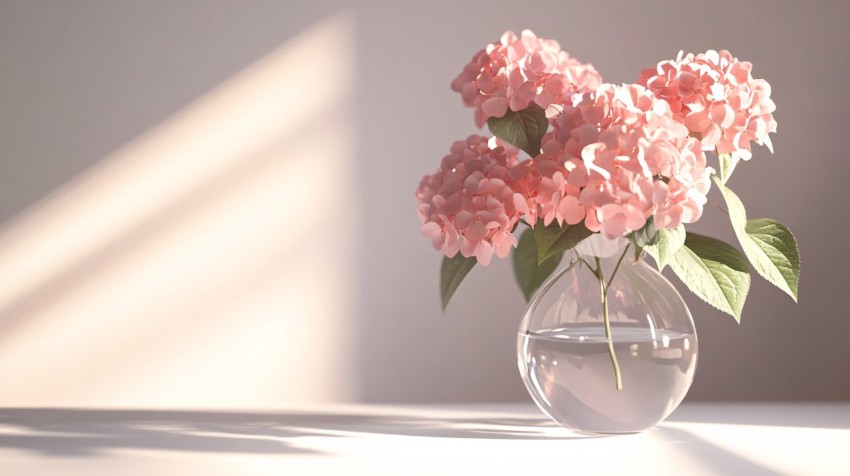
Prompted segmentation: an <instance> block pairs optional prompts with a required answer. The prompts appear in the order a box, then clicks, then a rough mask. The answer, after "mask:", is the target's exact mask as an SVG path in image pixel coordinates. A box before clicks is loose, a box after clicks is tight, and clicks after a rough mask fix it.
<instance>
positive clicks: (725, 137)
mask: <svg viewBox="0 0 850 476" xmlns="http://www.w3.org/2000/svg"><path fill="white" fill-rule="evenodd" d="M752 69H753V65H752V64H751V63H749V62H747V61H739V60H738V59H737V58H735V57H733V56H732V54H731V53H729V52H728V51H726V50H723V51H720V52H719V53H718V52H717V51H714V50H708V51H706V52H705V53H701V54H698V55H693V54H688V55H687V56H684V57H683V56H682V53H681V52H679V55H678V57H677V58H676V59H675V60H672V61H662V62H660V63H658V66H657V67H656V68H654V69H646V70H644V71H643V72H641V74H640V79H639V81H638V82H639V83H640V84H642V85H644V86H646V87H648V88H649V89H650V90H652V91H653V92H654V93H655V95H656V96H658V97H659V98H661V99H664V100H665V101H667V102H668V103H669V104H670V108H671V110H672V111H673V114H674V115H675V117H676V119H677V120H678V121H680V122H682V123H683V124H684V125H685V126H686V127H687V128H688V130H690V131H691V132H693V133H696V134H699V136H700V137H701V140H702V146H703V148H704V149H705V150H715V149H716V150H717V152H718V153H721V154H733V155H734V156H735V157H737V158H740V159H743V160H749V159H750V157H752V154H751V149H750V146H751V142H756V143H758V144H759V145H762V144H764V145H766V146H767V147H768V148H769V149H770V151H771V152H773V146H772V144H771V142H770V137H769V136H768V134H769V133H771V132H776V121H775V120H774V119H773V114H772V113H773V112H774V111H775V110H776V105H775V104H774V103H773V100H771V99H770V85H769V84H768V83H767V81H765V80H763V79H753V76H752Z"/></svg>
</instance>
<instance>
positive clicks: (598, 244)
mask: <svg viewBox="0 0 850 476" xmlns="http://www.w3.org/2000/svg"><path fill="white" fill-rule="evenodd" d="M628 244H629V240H627V239H626V238H624V237H622V236H620V237H617V238H613V239H611V238H607V237H606V236H604V235H603V234H602V233H594V234H592V235H590V236H589V237H587V238H585V239H584V240H582V241H581V242H580V243H579V244H577V245H576V246H575V252H576V253H577V254H578V255H579V256H581V257H590V258H603V259H604V258H611V257H613V256H619V255H620V254H622V253H623V250H624V249H625V248H626V246H627V245H628Z"/></svg>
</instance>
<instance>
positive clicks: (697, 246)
mask: <svg viewBox="0 0 850 476" xmlns="http://www.w3.org/2000/svg"><path fill="white" fill-rule="evenodd" d="M670 267H671V268H672V269H673V272H674V273H676V276H678V277H679V279H681V280H682V282H683V283H685V285H687V286H688V288H689V289H690V290H691V291H692V292H693V293H694V294H696V295H697V296H699V297H700V298H701V299H702V300H704V301H705V302H707V303H709V304H711V305H712V306H714V307H716V308H717V309H719V310H721V311H723V312H725V313H727V314H731V315H732V316H733V317H734V318H735V320H737V321H738V322H741V311H742V310H743V308H744V301H745V300H746V298H747V293H748V292H749V290H750V273H749V266H748V265H747V259H746V258H745V257H744V255H743V254H742V253H741V252H740V251H738V250H737V249H735V248H733V247H732V246H730V245H728V244H726V243H724V242H722V241H720V240H718V239H715V238H710V237H708V236H702V235H698V234H696V233H687V236H686V237H685V244H684V246H682V247H681V248H680V249H679V251H677V252H676V254H675V255H673V260H672V261H671V262H670Z"/></svg>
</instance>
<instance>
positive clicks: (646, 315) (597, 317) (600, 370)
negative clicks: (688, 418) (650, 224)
mask: <svg viewBox="0 0 850 476" xmlns="http://www.w3.org/2000/svg"><path fill="white" fill-rule="evenodd" d="M631 246H632V245H630V244H629V242H628V241H627V240H625V239H622V238H621V239H618V240H606V239H605V238H604V237H602V236H601V235H593V236H591V237H590V238H588V239H586V240H584V241H582V242H581V243H580V244H579V245H578V246H577V247H576V248H575V249H574V250H572V259H571V260H569V262H570V265H569V266H568V267H566V268H565V269H563V270H562V271H560V272H558V273H556V274H555V276H553V277H552V278H551V279H550V280H549V281H548V282H547V283H545V284H544V285H543V286H542V287H541V288H540V290H539V291H538V292H537V294H536V295H535V296H534V297H533V298H532V299H531V302H530V303H529V305H528V309H527V310H526V313H525V316H524V317H523V320H522V324H521V325H520V328H519V336H518V341H517V357H518V362H519V370H520V374H521V375H522V379H523V381H524V382H525V385H526V387H527V388H528V391H529V393H530V394H531V396H532V398H533V399H534V401H535V403H537V405H538V406H539V407H540V409H541V410H543V412H544V413H546V414H547V415H548V416H549V417H551V418H552V419H553V420H555V421H556V422H558V423H560V424H562V425H564V426H565V427H567V428H570V429H572V430H574V431H577V432H580V433H585V434H617V433H634V432H639V431H642V430H645V429H647V428H650V427H652V426H654V425H655V424H656V423H658V422H660V421H661V420H663V419H664V418H666V417H667V416H668V415H669V414H670V413H671V412H672V411H673V410H674V409H675V408H676V407H677V406H678V405H679V403H681V401H682V399H683V398H684V397H685V394H686V393H687V391H688V388H690V386H691V381H692V380H693V376H694V371H695V369H696V363H697V338H696V332H695V330H694V323H693V320H692V319H691V313H690V311H689V310H688V308H687V306H686V305H685V302H684V301H683V300H682V297H681V296H680V295H679V293H678V292H677V291H676V289H675V288H674V287H673V285H671V284H670V282H669V281H667V279H666V278H664V276H662V275H661V274H660V273H658V272H657V271H656V270H655V269H653V268H651V267H650V266H649V265H648V264H647V263H646V262H645V261H644V260H643V259H640V260H637V261H635V256H634V251H633V249H632V247H631Z"/></svg>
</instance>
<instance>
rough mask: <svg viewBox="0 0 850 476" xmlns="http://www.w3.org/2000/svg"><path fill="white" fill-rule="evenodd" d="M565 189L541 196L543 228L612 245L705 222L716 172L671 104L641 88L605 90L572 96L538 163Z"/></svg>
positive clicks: (546, 138)
mask: <svg viewBox="0 0 850 476" xmlns="http://www.w3.org/2000/svg"><path fill="white" fill-rule="evenodd" d="M534 161H535V163H539V164H540V166H539V167H537V168H538V169H540V170H541V173H542V174H543V175H544V176H551V177H552V180H553V181H555V182H556V183H558V184H561V183H563V185H562V186H560V187H556V188H557V190H556V192H554V193H551V194H550V193H549V192H548V191H547V192H543V187H541V195H542V198H543V200H541V196H538V197H537V200H536V201H537V202H538V203H539V204H540V206H541V213H542V217H543V220H544V224H547V225H548V224H549V223H550V222H551V221H552V220H557V221H558V223H559V224H562V223H564V222H566V223H567V224H570V225H574V224H576V223H579V222H581V221H582V220H584V224H585V226H587V228H588V229H589V230H590V231H593V232H601V233H603V234H604V235H605V236H607V237H609V238H616V237H619V236H623V235H626V234H628V233H630V232H632V231H635V230H639V229H640V228H642V227H643V226H644V225H645V224H646V220H647V218H649V217H650V216H652V215H654V216H655V225H656V227H658V228H676V227H678V226H679V224H681V223H693V222H695V221H696V220H698V219H699V218H700V216H701V215H702V207H703V205H704V204H705V203H706V197H705V195H706V193H708V190H709V188H710V184H711V180H710V173H711V171H712V169H711V168H708V167H707V166H706V158H705V155H704V154H703V152H702V150H701V148H700V146H699V142H698V141H697V140H696V139H694V138H692V137H689V136H688V130H687V129H686V128H685V127H684V126H683V125H682V124H680V123H678V122H676V120H675V119H674V117H673V114H672V112H671V110H670V107H669V105H668V104H667V102H665V101H662V100H659V99H657V98H656V97H655V96H654V95H653V94H652V92H651V91H649V90H647V89H646V88H644V87H642V86H638V85H623V86H615V85H612V84H603V85H602V86H600V87H599V89H597V90H596V91H595V92H592V93H581V94H576V95H574V96H573V104H571V105H567V106H564V107H563V110H562V112H561V113H560V114H559V115H558V116H557V117H556V118H555V119H554V120H553V130H552V131H551V132H549V133H547V134H546V136H544V137H543V154H542V155H541V156H538V157H537V158H535V159H534Z"/></svg>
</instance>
